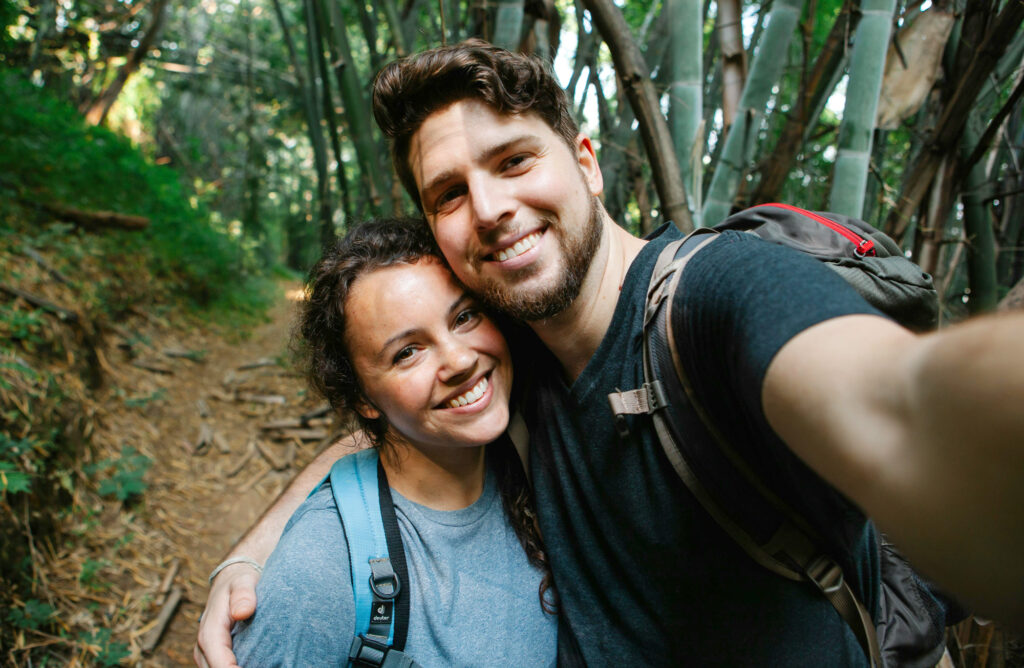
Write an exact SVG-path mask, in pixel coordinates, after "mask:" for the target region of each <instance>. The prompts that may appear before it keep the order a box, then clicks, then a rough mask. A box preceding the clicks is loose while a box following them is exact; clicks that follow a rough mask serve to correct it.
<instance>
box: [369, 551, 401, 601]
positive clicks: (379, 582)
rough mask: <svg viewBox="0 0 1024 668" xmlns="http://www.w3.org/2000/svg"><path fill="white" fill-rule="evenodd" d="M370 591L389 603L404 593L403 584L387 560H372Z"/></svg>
mask: <svg viewBox="0 0 1024 668" xmlns="http://www.w3.org/2000/svg"><path fill="white" fill-rule="evenodd" d="M370 589H371V590H372V591H373V593H374V594H376V595H377V596H379V597H380V598H382V599H384V600H386V601H388V600H391V599H393V598H395V597H396V596H398V592H400V591H402V582H401V580H399V579H398V574H397V573H395V569H394V568H392V567H391V560H390V559H387V558H381V559H370Z"/></svg>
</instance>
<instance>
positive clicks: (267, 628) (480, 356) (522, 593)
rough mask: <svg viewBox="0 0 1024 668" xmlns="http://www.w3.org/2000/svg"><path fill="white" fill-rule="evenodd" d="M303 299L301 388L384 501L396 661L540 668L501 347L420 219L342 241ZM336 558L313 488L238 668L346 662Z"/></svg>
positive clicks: (347, 604)
mask: <svg viewBox="0 0 1024 668" xmlns="http://www.w3.org/2000/svg"><path fill="white" fill-rule="evenodd" d="M308 287H309V300H308V302H307V303H306V304H305V306H304V309H303V312H302V314H301V320H300V334H301V338H302V343H303V345H304V347H305V349H306V350H305V352H306V355H307V357H308V370H309V375H310V380H311V383H312V385H313V387H314V388H315V389H317V390H318V391H319V392H320V393H322V394H323V395H324V396H325V397H326V398H327V399H328V400H329V401H330V403H331V405H332V406H333V407H334V408H335V409H337V410H339V411H351V412H353V413H354V414H355V415H356V418H357V419H358V421H359V422H360V424H361V426H362V428H363V431H364V433H365V434H366V436H367V437H368V438H369V440H370V441H371V443H372V444H373V445H374V446H375V447H376V448H377V452H378V453H379V457H380V464H381V466H382V468H383V471H384V472H385V474H386V478H387V483H388V485H389V486H390V490H391V496H392V498H393V500H394V506H395V512H396V515H397V519H398V527H399V533H400V535H401V538H402V543H403V545H404V551H405V556H406V560H407V562H408V570H409V578H408V579H409V582H407V583H403V584H404V586H406V587H408V588H410V589H409V591H410V592H411V597H410V612H409V617H408V636H407V641H406V643H405V651H404V653H405V654H406V655H407V656H409V657H411V658H412V659H413V660H414V661H416V662H417V663H418V664H419V665H422V666H432V665H444V666H450V665H466V666H486V665H495V666H497V665H502V666H504V665H516V666H531V665H532V666H536V665H553V664H554V662H555V655H556V626H557V624H556V618H555V616H554V615H553V614H550V609H549V608H550V606H549V605H548V604H547V599H548V598H549V597H550V592H549V591H548V586H549V577H550V576H549V575H548V574H547V573H546V571H545V569H544V554H543V551H542V548H541V543H540V537H539V535H538V531H537V528H536V524H535V522H534V520H533V513H532V512H530V509H529V505H528V503H529V500H530V493H529V488H528V484H527V482H526V478H525V474H524V472H523V469H522V465H521V463H520V461H519V459H518V457H517V456H516V454H515V451H514V449H513V448H512V446H511V444H510V442H509V440H508V439H507V437H503V434H504V430H505V427H506V426H507V424H508V419H509V398H510V392H511V386H512V364H511V360H510V357H509V352H508V348H507V346H506V344H505V340H504V338H503V337H502V335H501V332H500V331H498V329H497V327H496V326H495V325H494V323H492V322H491V321H490V319H489V318H488V317H487V316H486V315H484V314H483V313H482V312H481V311H480V309H479V308H478V307H477V305H476V302H475V301H474V300H473V298H472V297H471V296H470V295H468V294H467V293H466V292H465V290H464V289H463V288H462V287H461V286H460V285H459V284H458V283H457V282H456V281H455V279H454V277H453V276H452V274H451V272H450V271H449V270H448V268H447V266H446V265H445V264H444V263H443V261H442V260H441V259H440V256H439V253H438V251H437V250H436V247H435V245H434V240H433V238H432V236H431V235H430V232H429V230H428V229H427V227H426V224H425V223H423V222H421V221H413V220H390V221H379V222H374V223H368V224H366V225H363V226H361V227H358V228H356V229H354V230H352V231H351V232H350V233H349V234H348V236H346V237H345V238H344V239H343V240H341V241H340V242H339V243H337V244H336V245H335V247H334V248H332V249H331V250H329V251H328V252H326V254H325V255H324V257H323V258H322V259H321V260H320V262H319V263H318V264H317V266H316V267H315V268H314V269H313V271H312V273H311V278H310V283H309V286H308ZM367 455H369V456H372V453H362V455H350V456H349V457H357V456H367ZM348 459H349V458H346V460H348ZM350 530H351V529H350ZM347 552H348V543H347V542H346V534H345V532H344V530H343V527H342V522H341V520H340V519H339V513H338V508H337V506H336V504H335V500H334V496H333V494H332V489H331V484H330V481H325V482H324V483H323V484H321V485H320V486H319V487H318V488H317V489H316V490H315V491H314V492H313V493H312V494H311V495H310V497H309V498H308V499H307V500H306V502H305V503H304V504H303V505H302V506H301V507H300V508H299V509H298V510H297V511H296V513H295V515H294V516H293V517H292V519H291V520H290V521H289V523H288V526H287V527H286V528H285V531H284V535H283V536H282V538H281V541H280V543H279V544H278V546H277V549H276V550H275V551H274V553H273V555H271V557H270V559H269V560H268V561H267V564H266V570H265V572H264V573H263V576H262V577H261V579H260V582H259V587H258V589H257V596H258V600H259V602H260V603H259V609H258V611H257V612H256V614H255V615H254V616H253V617H252V619H251V620H249V621H248V623H245V624H240V625H239V627H238V628H236V636H235V639H234V649H235V652H236V655H237V657H238V659H239V663H240V664H241V665H243V666H246V665H251V666H268V665H316V666H320V665H343V664H345V663H346V661H347V657H348V655H349V650H350V647H351V646H352V644H353V637H354V628H355V611H354V598H353V596H354V594H353V587H352V578H351V573H350V567H349V559H348V554H347ZM538 598H539V600H538Z"/></svg>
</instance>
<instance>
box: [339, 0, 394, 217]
mask: <svg viewBox="0 0 1024 668" xmlns="http://www.w3.org/2000/svg"><path fill="white" fill-rule="evenodd" d="M327 6H328V9H329V10H330V13H331V20H330V23H331V29H332V30H331V35H332V45H333V48H332V51H333V52H334V53H336V54H337V63H338V65H337V68H338V69H337V70H336V71H337V72H338V87H339V89H340V92H341V99H342V100H343V102H344V105H345V120H346V121H347V123H348V130H349V138H350V139H351V140H352V144H353V145H354V146H355V150H356V160H357V161H358V162H359V169H360V170H361V171H362V175H363V181H364V183H365V184H366V187H367V189H368V194H369V198H370V203H371V209H372V210H373V211H374V213H376V214H381V213H385V212H390V211H391V197H390V192H389V191H388V188H387V184H386V182H385V180H384V174H385V173H389V172H385V170H384V169H382V168H381V165H380V164H379V163H378V160H377V158H378V157H379V152H378V150H377V145H376V143H375V142H374V139H373V136H374V135H373V128H372V127H371V125H370V123H369V120H368V119H369V118H370V104H369V102H368V101H367V100H366V98H365V97H364V96H363V83H362V77H361V76H360V74H359V72H358V71H357V70H356V66H355V61H354V60H353V59H352V50H351V48H350V47H349V42H348V33H347V31H346V28H345V23H344V20H343V17H342V16H341V12H340V11H339V8H338V7H337V3H335V2H333V1H331V0H329V1H328V5H327Z"/></svg>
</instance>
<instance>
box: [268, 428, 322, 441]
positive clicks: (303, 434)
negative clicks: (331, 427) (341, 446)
mask: <svg viewBox="0 0 1024 668" xmlns="http://www.w3.org/2000/svg"><path fill="white" fill-rule="evenodd" d="M270 437H271V438H272V439H274V440H275V441H283V440H286V439H297V440H299V441H319V440H320V439H322V438H327V430H326V429H280V430H278V431H276V432H274V433H272V434H270Z"/></svg>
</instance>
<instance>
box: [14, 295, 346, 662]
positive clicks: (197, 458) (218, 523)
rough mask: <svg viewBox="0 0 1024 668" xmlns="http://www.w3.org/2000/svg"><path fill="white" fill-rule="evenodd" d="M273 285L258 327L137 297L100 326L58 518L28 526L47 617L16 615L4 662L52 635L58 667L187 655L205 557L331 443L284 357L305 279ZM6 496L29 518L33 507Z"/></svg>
mask: <svg viewBox="0 0 1024 668" xmlns="http://www.w3.org/2000/svg"><path fill="white" fill-rule="evenodd" d="M277 285H278V290H277V294H276V297H275V303H274V305H273V307H272V308H271V309H270V311H269V312H268V319H267V321H266V322H265V323H263V324H260V325H258V326H256V327H255V328H254V329H253V330H252V331H251V332H236V331H228V330H226V329H225V328H224V327H218V326H214V325H209V324H204V323H202V322H197V321H193V322H190V323H171V322H168V321H167V320H165V319H164V318H162V317H159V316H155V315H150V314H147V313H145V312H143V311H141V310H140V311H139V312H138V317H137V318H134V317H133V318H132V319H131V321H130V322H121V323H117V324H115V325H108V326H107V327H108V328H110V329H113V331H114V332H115V335H114V336H110V335H107V337H106V345H105V346H104V347H103V349H102V350H101V356H100V357H101V362H102V366H103V368H104V377H105V382H104V385H103V387H102V388H101V389H99V390H98V391H93V392H81V389H84V388H76V387H75V386H77V385H79V383H78V382H77V381H76V380H75V378H74V376H73V374H72V373H70V372H69V373H66V374H65V375H64V377H65V378H66V379H67V380H68V383H69V386H68V388H67V392H68V394H69V395H73V396H74V395H77V396H78V397H79V398H80V403H78V402H76V403H75V406H76V411H77V413H78V414H77V415H75V416H74V418H73V419H72V420H71V421H72V422H75V423H76V425H77V427H78V428H79V429H80V432H81V433H82V435H83V436H84V438H83V459H84V461H83V462H82V465H81V467H80V468H79V470H77V471H75V472H74V474H72V477H73V480H72V481H71V483H70V484H68V485H67V486H66V487H67V489H68V491H69V492H70V494H71V497H72V498H71V503H70V504H69V506H68V511H67V512H66V514H65V515H64V516H63V517H58V518H56V519H55V522H56V523H57V524H58V529H57V530H56V531H55V532H53V533H52V534H51V535H49V536H41V537H36V538H35V539H34V540H33V539H32V537H31V536H30V538H29V541H30V545H31V548H30V549H31V552H32V554H31V568H32V569H33V571H34V572H33V574H32V575H33V580H34V581H35V582H36V583H37V584H36V587H35V591H33V592H32V596H33V597H34V598H35V599H38V600H40V601H43V602H45V604H46V605H49V606H50V607H51V608H52V609H53V610H54V613H53V615H52V616H53V617H54V618H55V619H56V623H55V625H54V624H53V623H52V621H51V625H50V626H49V627H48V628H42V629H41V628H38V627H37V628H35V629H33V628H30V627H31V625H30V624H25V628H23V629H22V630H21V631H19V632H18V633H17V634H16V636H15V638H14V642H13V647H8V648H6V649H5V650H4V652H3V654H5V655H6V656H5V657H4V661H5V663H6V664H8V665H27V664H26V663H24V660H25V659H26V658H27V657H28V656H29V655H33V656H35V657H37V659H38V657H39V651H40V650H41V648H43V647H46V646H50V647H49V648H50V649H51V650H52V651H51V652H48V654H49V658H51V659H57V663H59V664H60V665H125V664H127V665H145V666H180V665H192V658H191V657H192V645H193V643H194V641H195V632H196V628H197V624H198V619H199V615H200V613H201V611H202V608H203V605H204V604H205V601H206V595H207V581H206V578H207V575H208V574H209V572H210V570H211V569H212V568H213V567H214V566H215V565H216V564H217V563H218V562H219V561H220V560H221V558H222V556H223V554H224V553H225V552H226V551H227V549H228V548H229V547H230V546H231V545H232V544H233V543H234V542H235V541H236V540H237V539H238V538H240V537H241V535H242V534H243V533H244V531H245V530H246V529H247V528H248V527H249V526H250V525H251V524H252V523H253V522H254V521H255V520H256V519H257V518H258V516H259V515H260V514H261V513H262V511H263V510H264V509H265V507H266V506H267V505H268V504H269V502H270V501H272V500H273V499H274V498H275V497H276V496H277V495H278V493H279V492H280V491H281V489H283V487H284V485H285V484H286V483H287V482H288V481H289V480H290V479H291V477H292V476H293V475H294V473H295V471H296V470H298V469H300V468H301V467H302V466H304V465H305V463H307V462H308V461H309V460H310V459H312V457H313V456H314V454H315V452H316V451H318V449H319V448H321V447H323V445H325V444H326V443H328V442H330V441H331V440H332V437H331V433H332V429H331V424H330V421H329V419H328V418H326V417H324V415H323V414H324V411H322V410H318V408H319V407H318V402H316V401H313V400H311V399H309V398H308V397H307V396H306V390H305V381H304V380H303V379H302V378H301V377H300V376H299V374H297V373H296V372H295V371H294V370H292V368H291V364H290V360H291V356H290V354H289V353H288V349H287V348H288V338H289V334H290V327H291V321H292V316H293V313H294V302H292V301H291V300H289V299H288V298H287V296H286V295H287V293H288V292H289V291H293V290H295V289H297V288H298V287H299V286H298V284H297V283H296V284H290V283H287V282H284V281H282V282H279V283H278V284H277ZM55 327H57V328H60V327H61V326H60V325H59V324H57V325H55ZM103 353H105V354H103ZM30 359H31V358H30ZM69 359H70V356H69ZM33 363H35V362H33ZM58 366H59V364H58ZM68 371H70V369H68ZM303 416H305V417H303ZM275 424H276V426H277V428H268V427H273V426H274V425H275ZM119 496H121V497H125V499H126V500H125V501H124V502H122V501H121V500H119V498H118V497H119ZM10 502H11V508H12V510H14V511H15V513H17V512H19V511H21V512H24V517H25V520H26V521H25V522H24V525H26V526H27V525H28V522H27V518H28V516H29V513H30V508H29V504H28V503H27V502H25V503H24V504H20V503H18V502H17V498H16V497H11V498H10ZM31 512H32V514H33V515H34V516H37V512H36V509H35V508H34V507H33V508H32V509H31ZM26 598H28V596H22V604H23V605H24V599H26ZM176 601H177V603H175V602H176ZM25 610H26V613H27V612H28V611H29V610H30V607H26V608H25ZM83 629H84V630H83ZM42 651H44V652H45V651H46V650H42ZM65 662H67V664H65ZM37 663H38V661H37Z"/></svg>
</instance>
